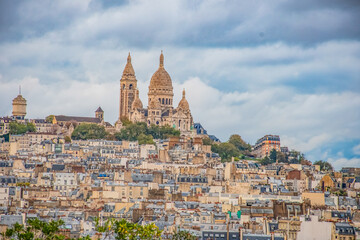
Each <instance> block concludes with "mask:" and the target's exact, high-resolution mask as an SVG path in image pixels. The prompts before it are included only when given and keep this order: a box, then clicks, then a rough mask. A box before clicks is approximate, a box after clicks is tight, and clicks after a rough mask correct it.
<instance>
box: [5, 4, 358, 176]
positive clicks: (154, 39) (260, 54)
mask: <svg viewBox="0 0 360 240" xmlns="http://www.w3.org/2000/svg"><path fill="white" fill-rule="evenodd" d="M359 12H360V3H359V2H358V1H357V0H354V1H351V0H338V1H333V0H327V1H320V0H319V1H314V0H303V1H286V0H273V1H235V0H234V1H222V0H217V1H213V0H207V1H197V0H189V1H185V0H184V1H180V0H173V1H167V0H164V1H157V0H152V1H145V0H144V1H140V0H133V1H97V0H95V1H90V0H84V1H73V0H62V1H53V0H48V1H38V0H36V1H35V0H34V1H31V0H28V1H10V0H9V1H6V0H0V103H1V104H0V116H6V115H11V100H12V99H13V98H14V97H15V96H16V95H17V94H18V86H19V85H21V88H22V94H23V96H24V97H25V98H26V99H27V101H28V117H30V118H43V117H45V116H47V115H50V114H67V115H77V116H93V115H94V111H95V110H96V108H97V107H98V106H99V105H100V106H101V107H102V108H103V109H104V111H105V118H106V120H107V121H109V122H111V123H114V122H115V121H116V119H117V117H118V101H119V79H120V78H121V74H122V71H123V68H124V66H125V62H126V57H127V54H128V52H131V55H132V62H133V66H134V69H135V72H136V76H137V79H138V81H139V83H138V84H139V89H140V97H141V99H142V101H143V103H144V105H147V97H146V94H147V88H148V85H149V81H150V78H151V75H152V74H153V73H154V72H155V71H156V69H157V67H158V64H159V55H160V51H161V50H163V51H164V55H165V68H166V69H167V71H168V72H169V74H170V76H171V77H172V80H173V85H174V94H175V101H174V102H178V101H179V99H180V96H181V91H182V89H183V88H185V89H186V94H187V99H188V101H189V103H190V107H191V111H192V114H193V117H194V120H195V122H201V123H202V125H203V126H204V127H205V128H206V129H207V130H208V132H209V133H211V134H215V135H216V136H218V137H219V138H220V139H221V140H222V141H226V140H227V139H228V137H229V135H230V134H232V133H237V134H240V135H241V136H242V137H243V138H244V139H245V140H246V141H248V142H249V143H251V144H254V143H255V141H256V140H257V139H258V138H260V137H262V136H263V135H265V134H279V135H280V137H281V142H282V145H283V146H288V147H289V148H290V149H297V150H300V151H302V152H304V153H305V154H306V156H307V158H308V159H310V160H312V161H315V160H320V159H321V160H327V161H329V162H331V163H332V164H333V165H334V166H335V167H336V168H337V169H339V168H341V167H343V166H356V167H360V28H359V22H360V14H358V13H359Z"/></svg>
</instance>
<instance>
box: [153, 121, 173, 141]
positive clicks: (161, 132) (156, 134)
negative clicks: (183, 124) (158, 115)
mask: <svg viewBox="0 0 360 240" xmlns="http://www.w3.org/2000/svg"><path fill="white" fill-rule="evenodd" d="M148 133H149V134H151V135H152V136H153V138H154V139H166V138H169V137H178V136H180V131H179V130H176V129H174V128H172V127H170V126H169V125H165V126H161V127H160V126H158V125H155V124H151V125H150V127H149V128H148Z"/></svg>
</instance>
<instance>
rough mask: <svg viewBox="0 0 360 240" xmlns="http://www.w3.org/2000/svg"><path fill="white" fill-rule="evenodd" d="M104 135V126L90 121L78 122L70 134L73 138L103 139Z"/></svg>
mask: <svg viewBox="0 0 360 240" xmlns="http://www.w3.org/2000/svg"><path fill="white" fill-rule="evenodd" d="M105 137H106V131H105V128H104V127H103V126H99V125H97V124H92V123H83V124H80V125H79V126H77V127H76V128H75V130H74V131H73V133H72V134H71V138H72V139H75V140H87V139H104V138H105Z"/></svg>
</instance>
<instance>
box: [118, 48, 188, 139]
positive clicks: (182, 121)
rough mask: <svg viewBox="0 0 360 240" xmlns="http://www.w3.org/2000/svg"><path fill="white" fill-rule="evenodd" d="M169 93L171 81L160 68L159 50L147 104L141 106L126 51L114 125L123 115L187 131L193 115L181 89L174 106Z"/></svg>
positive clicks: (161, 67) (132, 119)
mask: <svg viewBox="0 0 360 240" xmlns="http://www.w3.org/2000/svg"><path fill="white" fill-rule="evenodd" d="M173 96H174V93H173V86H172V81H171V78H170V75H169V74H168V73H167V71H166V70H165V68H164V55H163V53H161V55H160V65H159V68H158V70H157V71H156V72H155V73H154V74H153V75H152V77H151V80H150V85H149V92H148V107H147V108H144V107H143V104H142V102H141V100H140V98H139V90H138V88H137V80H136V77H135V71H134V68H133V66H132V64H131V56H130V54H129V56H128V58H127V63H126V66H125V69H124V72H123V75H122V78H121V80H120V114H119V120H118V121H117V123H116V125H117V128H119V127H120V126H119V125H120V124H121V119H123V118H127V119H129V120H130V121H132V122H146V123H147V124H148V125H151V124H155V125H159V126H165V125H169V126H171V127H173V128H175V129H178V130H180V131H181V133H183V134H184V133H187V132H190V131H191V130H192V127H193V118H192V115H191V112H190V107H189V103H188V101H187V100H186V98H185V90H183V93H182V99H181V100H180V102H179V104H178V106H177V107H176V108H174V107H173Z"/></svg>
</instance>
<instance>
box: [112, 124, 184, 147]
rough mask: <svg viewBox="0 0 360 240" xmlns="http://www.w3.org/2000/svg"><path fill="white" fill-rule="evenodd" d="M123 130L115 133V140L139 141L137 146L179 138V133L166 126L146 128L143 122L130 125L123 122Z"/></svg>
mask: <svg viewBox="0 0 360 240" xmlns="http://www.w3.org/2000/svg"><path fill="white" fill-rule="evenodd" d="M123 125H124V128H122V129H121V131H120V132H118V133H115V135H114V136H115V138H116V139H117V140H128V141H136V140H138V141H139V144H154V141H153V139H166V138H169V137H172V136H177V137H178V136H180V131H179V130H176V129H174V128H172V127H170V126H168V125H166V126H158V125H154V124H152V125H150V127H148V126H147V124H146V123H144V122H136V123H132V122H129V121H123Z"/></svg>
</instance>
